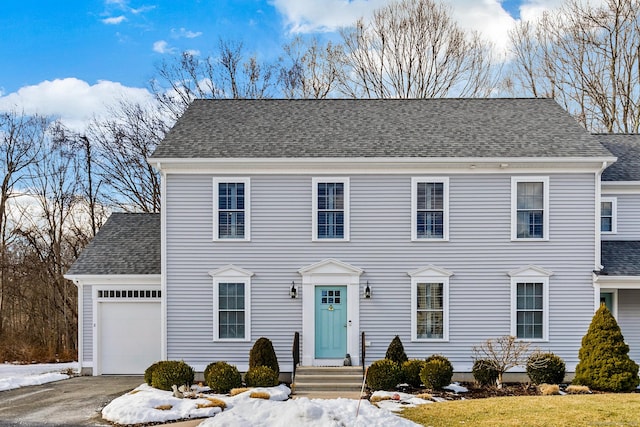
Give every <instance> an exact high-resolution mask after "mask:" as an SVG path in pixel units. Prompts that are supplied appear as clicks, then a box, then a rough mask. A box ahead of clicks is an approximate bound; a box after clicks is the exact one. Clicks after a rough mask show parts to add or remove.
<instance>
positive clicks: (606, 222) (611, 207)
mask: <svg viewBox="0 0 640 427" xmlns="http://www.w3.org/2000/svg"><path fill="white" fill-rule="evenodd" d="M616 217H617V198H615V197H602V199H601V201H600V231H601V232H602V233H603V234H615V233H616V232H617V231H618V230H617V228H618V226H617V220H616Z"/></svg>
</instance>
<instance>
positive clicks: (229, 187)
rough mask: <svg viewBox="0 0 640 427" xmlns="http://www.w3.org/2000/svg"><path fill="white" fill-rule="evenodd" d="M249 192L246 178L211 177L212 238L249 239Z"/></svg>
mask: <svg viewBox="0 0 640 427" xmlns="http://www.w3.org/2000/svg"><path fill="white" fill-rule="evenodd" d="M250 194H251V192H250V185H249V179H248V178H214V179H213V200H214V204H213V206H214V209H213V210H214V212H213V236H214V240H229V241H247V240H250V235H251V224H250V219H251V210H250V205H251V203H250Z"/></svg>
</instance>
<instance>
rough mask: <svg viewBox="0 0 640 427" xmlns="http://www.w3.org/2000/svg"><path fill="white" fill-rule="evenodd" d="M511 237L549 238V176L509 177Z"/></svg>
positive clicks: (518, 238)
mask: <svg viewBox="0 0 640 427" xmlns="http://www.w3.org/2000/svg"><path fill="white" fill-rule="evenodd" d="M511 239H512V240H521V239H522V240H524V239H535V240H548V239H549V178H548V177H512V178H511Z"/></svg>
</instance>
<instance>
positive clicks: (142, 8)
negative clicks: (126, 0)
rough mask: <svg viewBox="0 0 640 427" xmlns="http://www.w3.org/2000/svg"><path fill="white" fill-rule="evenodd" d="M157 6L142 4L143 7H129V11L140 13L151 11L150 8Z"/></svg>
mask: <svg viewBox="0 0 640 427" xmlns="http://www.w3.org/2000/svg"><path fill="white" fill-rule="evenodd" d="M155 8H156V7H155V6H141V7H138V8H133V7H132V8H131V9H129V11H130V12H131V13H133V14H134V15H138V14H140V13H144V12H149V11H150V10H153V9H155Z"/></svg>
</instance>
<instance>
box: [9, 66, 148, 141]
mask: <svg viewBox="0 0 640 427" xmlns="http://www.w3.org/2000/svg"><path fill="white" fill-rule="evenodd" d="M122 99H126V100H130V101H134V102H136V101H137V102H141V103H146V102H152V100H153V96H152V94H151V93H150V92H149V91H148V90H147V89H144V88H134V87H127V86H124V85H122V84H121V83H118V82H112V81H106V80H101V81H98V82H97V83H96V84H94V85H90V84H89V83H87V82H85V81H83V80H80V79H77V78H74V77H70V78H65V79H56V80H53V81H49V80H46V81H43V82H41V83H38V84H37V85H32V86H25V87H22V88H20V89H19V90H18V91H17V92H13V93H10V94H7V95H6V96H2V97H0V111H10V110H17V111H20V112H22V111H24V112H25V113H27V114H35V113H38V114H42V115H47V116H54V117H58V118H60V119H61V120H62V121H63V122H64V123H65V124H66V125H67V126H69V127H71V128H73V129H76V130H81V129H83V128H84V127H85V126H86V124H87V122H88V121H89V120H90V119H91V118H92V117H94V116H95V117H106V116H108V114H109V106H110V105H111V106H112V105H114V104H116V103H117V102H119V101H121V100H122Z"/></svg>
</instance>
